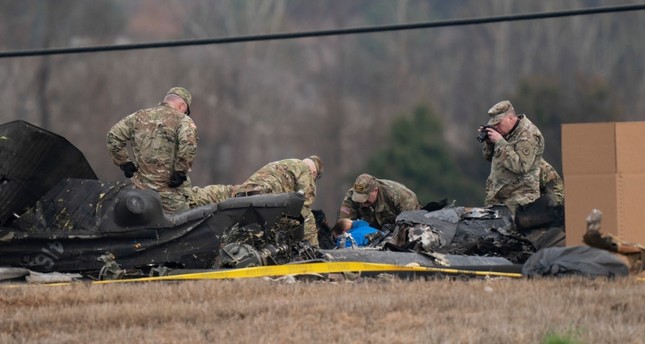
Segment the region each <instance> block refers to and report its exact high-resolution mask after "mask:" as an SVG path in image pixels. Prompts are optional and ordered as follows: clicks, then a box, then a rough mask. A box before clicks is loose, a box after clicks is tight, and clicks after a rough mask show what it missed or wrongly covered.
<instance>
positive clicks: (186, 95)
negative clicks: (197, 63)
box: [166, 87, 193, 115]
mask: <svg viewBox="0 0 645 344" xmlns="http://www.w3.org/2000/svg"><path fill="white" fill-rule="evenodd" d="M169 94H174V95H177V96H179V97H180V98H181V99H183V100H184V102H186V105H187V106H188V109H187V110H186V114H187V115H190V103H191V102H192V100H193V96H191V95H190V92H188V90H187V89H185V88H183V87H173V88H171V89H170V90H168V92H166V95H169Z"/></svg>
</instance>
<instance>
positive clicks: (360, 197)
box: [352, 173, 377, 203]
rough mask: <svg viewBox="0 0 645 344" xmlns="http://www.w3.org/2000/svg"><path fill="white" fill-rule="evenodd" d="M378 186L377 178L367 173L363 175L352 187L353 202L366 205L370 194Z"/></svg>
mask: <svg viewBox="0 0 645 344" xmlns="http://www.w3.org/2000/svg"><path fill="white" fill-rule="evenodd" d="M376 186H377V183H376V178H374V177H372V176H370V175H369V174H367V173H363V174H361V175H360V176H358V177H357V178H356V181H355V182H354V186H353V187H352V191H353V193H352V201H354V202H356V203H364V202H365V201H367V199H368V198H369V195H370V192H372V190H374V189H375V188H376Z"/></svg>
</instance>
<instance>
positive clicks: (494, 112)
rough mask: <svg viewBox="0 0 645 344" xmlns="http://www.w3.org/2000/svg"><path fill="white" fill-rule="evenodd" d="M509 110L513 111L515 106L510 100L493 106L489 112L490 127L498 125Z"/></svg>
mask: <svg viewBox="0 0 645 344" xmlns="http://www.w3.org/2000/svg"><path fill="white" fill-rule="evenodd" d="M509 110H513V105H511V102H509V101H508V100H502V101H501V102H499V103H497V104H495V105H493V107H492V108H490V109H489V110H488V116H489V117H490V119H489V120H488V125H496V124H497V123H499V122H500V121H501V120H502V118H504V116H505V115H506V113H507V112H508V111H509Z"/></svg>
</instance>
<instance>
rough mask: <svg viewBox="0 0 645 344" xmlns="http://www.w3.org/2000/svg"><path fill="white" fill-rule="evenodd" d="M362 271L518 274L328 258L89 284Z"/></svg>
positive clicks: (514, 274) (490, 274)
mask: <svg viewBox="0 0 645 344" xmlns="http://www.w3.org/2000/svg"><path fill="white" fill-rule="evenodd" d="M362 271H366V272H367V271H383V272H385V271H389V272H406V271H407V272H434V273H445V274H461V275H475V276H499V277H512V278H521V277H522V274H518V273H507V272H493V271H474V270H459V269H451V268H435V267H409V266H400V265H393V264H377V263H363V262H328V263H304V264H288V265H271V266H259V267H252V268H242V269H230V270H217V271H208V272H198V273H190V274H183V275H173V276H160V277H142V278H132V279H121V280H107V281H95V282H92V284H107V283H121V282H147V281H179V280H208V279H235V278H256V277H268V276H284V275H303V274H311V273H318V274H324V273H336V272H362Z"/></svg>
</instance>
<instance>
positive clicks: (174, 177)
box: [168, 171, 186, 188]
mask: <svg viewBox="0 0 645 344" xmlns="http://www.w3.org/2000/svg"><path fill="white" fill-rule="evenodd" d="M185 181H186V172H178V171H175V172H173V173H172V174H171V175H170V181H169V182H168V186H170V187H171V188H176V187H178V186H180V185H181V184H183V183H184V182H185Z"/></svg>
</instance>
